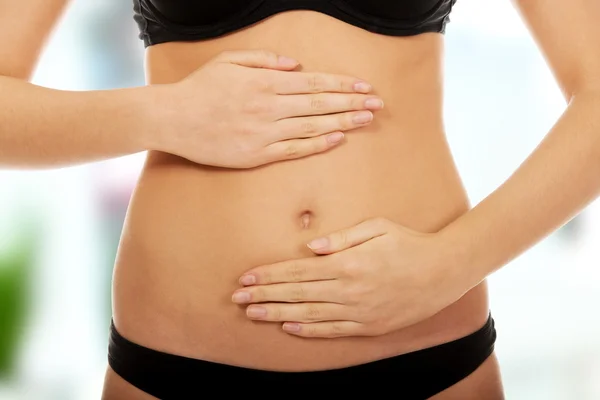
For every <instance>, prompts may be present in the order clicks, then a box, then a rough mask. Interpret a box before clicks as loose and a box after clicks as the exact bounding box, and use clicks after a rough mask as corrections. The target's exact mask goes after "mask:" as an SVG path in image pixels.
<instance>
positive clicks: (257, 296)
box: [251, 287, 266, 301]
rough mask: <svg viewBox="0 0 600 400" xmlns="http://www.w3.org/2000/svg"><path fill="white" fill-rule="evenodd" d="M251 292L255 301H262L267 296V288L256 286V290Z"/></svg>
mask: <svg viewBox="0 0 600 400" xmlns="http://www.w3.org/2000/svg"><path fill="white" fill-rule="evenodd" d="M251 293H252V294H251V296H252V300H253V301H261V300H263V299H264V298H265V295H266V293H265V290H264V289H263V288H260V287H257V288H254V290H253V291H252V292H251Z"/></svg>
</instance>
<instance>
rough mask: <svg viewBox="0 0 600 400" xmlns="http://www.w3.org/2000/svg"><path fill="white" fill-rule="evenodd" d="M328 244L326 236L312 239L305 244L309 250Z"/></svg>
mask: <svg viewBox="0 0 600 400" xmlns="http://www.w3.org/2000/svg"><path fill="white" fill-rule="evenodd" d="M328 245H329V239H327V238H318V239H315V240H312V241H311V242H310V243H309V244H307V246H308V248H309V249H311V250H319V249H322V248H325V247H327V246H328Z"/></svg>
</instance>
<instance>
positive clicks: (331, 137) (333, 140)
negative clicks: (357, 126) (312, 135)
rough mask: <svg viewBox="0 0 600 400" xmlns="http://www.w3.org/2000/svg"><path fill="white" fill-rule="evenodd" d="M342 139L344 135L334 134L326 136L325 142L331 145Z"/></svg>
mask: <svg viewBox="0 0 600 400" xmlns="http://www.w3.org/2000/svg"><path fill="white" fill-rule="evenodd" d="M343 138H344V134H343V133H342V132H334V133H331V134H329V135H327V141H328V142H329V143H331V144H334V143H338V142H339V141H341V140H342V139H343Z"/></svg>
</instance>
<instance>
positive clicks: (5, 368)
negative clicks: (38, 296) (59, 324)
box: [0, 223, 39, 380]
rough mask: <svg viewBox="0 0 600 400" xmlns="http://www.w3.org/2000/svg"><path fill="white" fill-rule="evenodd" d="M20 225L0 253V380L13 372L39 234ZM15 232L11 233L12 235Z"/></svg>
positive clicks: (31, 225)
mask: <svg viewBox="0 0 600 400" xmlns="http://www.w3.org/2000/svg"><path fill="white" fill-rule="evenodd" d="M33 227H34V225H33V224H30V223H23V224H21V225H19V229H18V231H17V232H16V235H17V236H16V240H12V239H14V238H11V244H10V245H9V246H8V248H3V249H2V250H1V251H0V380H2V379H6V378H10V377H11V375H12V374H13V373H14V372H15V371H14V368H15V361H16V358H17V356H18V350H19V345H20V342H21V338H22V337H23V335H22V333H23V329H24V326H25V324H26V318H27V313H28V311H29V301H30V299H31V293H30V286H31V285H30V284H31V279H30V277H31V273H32V271H33V264H34V262H35V256H36V249H37V248H38V246H37V244H38V238H39V233H38V232H37V230H35V229H33ZM14 233H15V232H13V234H14Z"/></svg>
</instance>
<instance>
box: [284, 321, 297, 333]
mask: <svg viewBox="0 0 600 400" xmlns="http://www.w3.org/2000/svg"><path fill="white" fill-rule="evenodd" d="M283 330H284V331H287V332H300V324H294V323H289V322H286V323H285V324H283Z"/></svg>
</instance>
